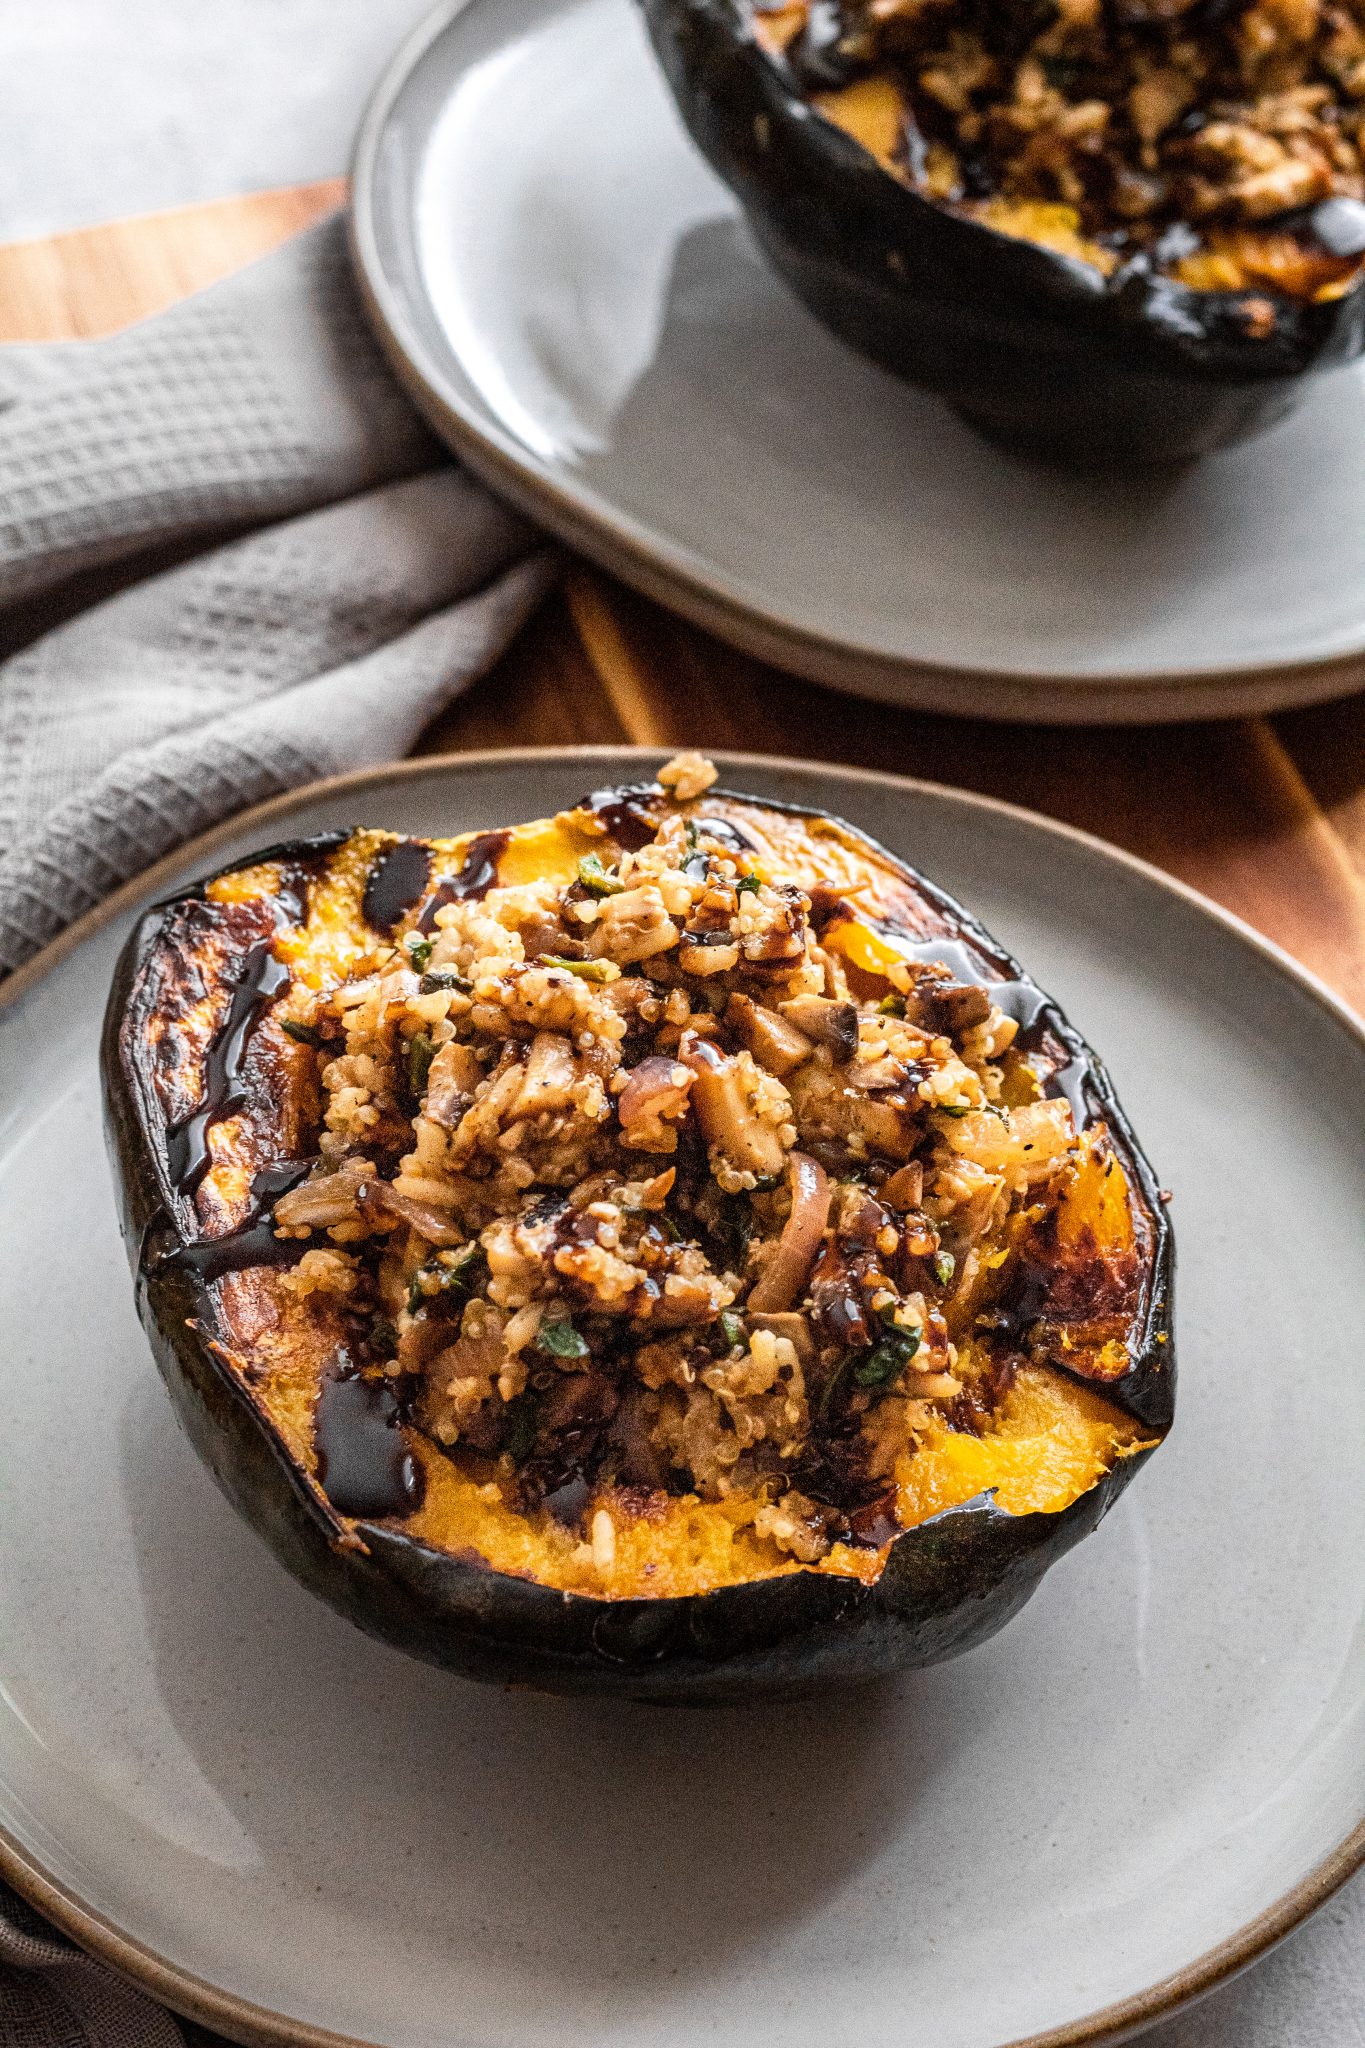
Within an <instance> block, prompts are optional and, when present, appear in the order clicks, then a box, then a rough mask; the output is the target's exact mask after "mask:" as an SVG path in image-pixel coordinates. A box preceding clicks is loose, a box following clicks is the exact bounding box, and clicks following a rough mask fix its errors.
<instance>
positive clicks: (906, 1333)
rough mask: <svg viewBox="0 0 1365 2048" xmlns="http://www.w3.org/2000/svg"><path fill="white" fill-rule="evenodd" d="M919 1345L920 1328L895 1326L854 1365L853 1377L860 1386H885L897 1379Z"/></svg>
mask: <svg viewBox="0 0 1365 2048" xmlns="http://www.w3.org/2000/svg"><path fill="white" fill-rule="evenodd" d="M919 1347H920V1333H919V1331H918V1330H902V1329H901V1328H900V1327H899V1326H898V1325H897V1326H893V1327H892V1328H890V1329H888V1331H887V1333H886V1335H885V1336H884V1337H883V1338H882V1340H881V1342H880V1343H879V1344H874V1345H873V1347H872V1349H871V1350H870V1351H869V1352H868V1354H867V1356H866V1358H862V1359H860V1360H859V1361H858V1363H857V1365H855V1366H854V1368H853V1377H854V1379H855V1380H856V1381H857V1383H858V1385H859V1386H860V1387H884V1386H886V1384H887V1382H888V1381H890V1380H893V1379H895V1377H896V1375H897V1374H898V1373H899V1371H900V1369H901V1367H902V1366H903V1365H908V1363H909V1362H910V1360H911V1359H912V1358H913V1357H914V1355H915V1353H916V1352H917V1351H918V1350H919Z"/></svg>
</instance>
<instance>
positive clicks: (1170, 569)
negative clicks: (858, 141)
mask: <svg viewBox="0 0 1365 2048" xmlns="http://www.w3.org/2000/svg"><path fill="white" fill-rule="evenodd" d="M354 239H355V247H356V252H357V256H358V259H359V265H360V272H361V278H362V283H363V285H364V288H365V291H366V293H367V296H368V298H369V301H370V304H371V308H372V311H373V313H374V315H375V318H376V320H377V323H378V326H379V330H380V333H381V336H382V338H383V339H384V340H385V342H386V343H387V345H388V348H389V351H390V354H391V357H392V360H393V362H394V366H395V368H396V369H397V371H398V373H399V375H400V376H401V377H402V378H403V380H404V382H405V383H406V384H407V386H408V388H409V389H410V391H411V392H412V394H413V396H414V397H415V398H416V400H417V402H418V403H419V404H420V405H421V406H422V407H423V408H424V409H425V411H426V412H427V414H428V416H429V417H430V419H431V420H432V422H433V424H434V425H435V426H436V428H437V430H438V431H439V432H441V433H443V434H444V435H445V436H446V437H447V438H448V439H449V440H450V441H451V442H453V444H454V445H455V446H456V447H457V448H458V449H459V450H460V452H461V453H462V454H463V456H464V457H465V459H466V460H467V462H468V463H469V464H470V466H471V467H472V468H474V469H476V470H478V471H479V473H480V474H482V475H484V476H486V477H487V478H488V479H489V480H490V481H492V482H493V483H494V484H495V485H496V486H497V487H498V488H499V489H500V490H501V491H502V492H503V493H504V494H505V495H507V496H509V497H511V498H512V499H513V500H514V501H516V502H517V503H518V504H520V505H521V506H522V507H523V508H524V509H525V510H527V511H528V512H530V513H531V515H532V516H533V517H535V518H537V519H539V520H541V521H542V522H543V523H544V524H546V525H548V526H550V527H552V528H554V529H555V530H556V531H558V532H560V533H562V534H564V535H566V536H567V537H568V538H569V539H571V540H573V541H574V542H575V543H576V544H577V545H578V546H580V547H582V548H583V549H585V550H586V551H587V552H588V553H590V554H593V555H595V556H597V557H598V558H599V559H600V560H602V561H603V562H605V563H606V564H607V565H608V566H609V567H611V568H614V569H615V570H617V571H618V572H619V573H620V574H621V575H623V576H625V577H627V578H629V579H630V580H631V581H633V582H634V583H636V584H638V585H639V586H640V587H641V588H643V589H645V590H647V591H649V592H651V593H652V594H653V595H654V596H656V597H659V598H661V599H662V600H663V601H664V602H666V603H668V604H672V605H674V606H676V607H677V608H678V609H679V610H682V611H685V612H687V613H689V614H690V615H691V616H692V617H694V618H697V619H699V620H701V622H702V623H703V624H705V625H708V626H711V627H712V628H714V629H715V630H716V631H718V632H720V633H723V634H725V635H727V636H728V637H729V638H731V639H733V640H735V641H736V642H738V643H739V644H740V645H742V646H745V647H748V648H750V649H752V650H753V651H755V652H757V653H759V654H761V655H764V656H766V657H768V658H770V659H772V660H774V661H777V662H778V663H780V664H782V665H785V666H786V667H789V668H791V669H794V670H796V671H798V672H799V673H801V674H804V675H809V676H812V677H814V678H815V679H817V680H819V681H824V682H829V683H835V684H838V685H841V686H843V687H846V688H849V689H854V690H859V691H862V692H865V693H867V694H869V695H873V696H879V697H884V698H888V699H890V700H893V701H897V702H904V703H912V704H926V705H930V706H932V707H935V708H939V709H943V710H949V711H960V712H966V713H970V714H973V715H985V716H990V717H1005V718H1011V717H1013V718H1040V719H1061V720H1068V719H1070V720H1096V721H1105V720H1121V719H1152V718H1181V717H1189V718H1194V717H1199V718H1203V717H1210V716H1226V715H1228V714H1230V713H1233V712H1244V711H1249V710H1266V709H1269V708H1271V707H1273V706H1277V705H1281V704H1286V703H1290V702H1306V701H1309V700H1311V699H1314V698H1320V697H1327V696H1332V695H1334V694H1340V693H1342V692H1344V691H1346V690H1349V689H1353V688H1356V687H1358V686H1359V683H1360V681H1361V679H1362V677H1363V676H1365V459H1362V458H1363V457H1365V372H1362V371H1360V370H1345V371H1341V372H1333V373H1331V374H1328V375H1326V376H1324V377H1323V378H1322V379H1321V380H1320V381H1319V382H1318V383H1317V385H1316V387H1315V389H1314V390H1313V391H1312V392H1311V394H1310V395H1309V396H1308V397H1307V398H1306V399H1305V400H1304V403H1303V405H1302V408H1301V409H1300V410H1299V411H1298V412H1296V413H1295V415H1294V416H1293V418H1292V419H1290V420H1288V421H1286V422H1284V423H1283V424H1282V425H1280V426H1278V427H1275V428H1273V429H1272V430H1271V431H1270V432H1269V433H1267V434H1265V435H1263V436H1262V437H1261V438H1260V439H1258V440H1256V441H1253V442H1250V443H1248V444H1246V445H1245V446H1243V447H1241V448H1236V449H1232V450H1227V451H1224V452H1223V453H1221V454H1219V455H1216V456H1211V457H1209V458H1207V459H1206V460H1204V461H1203V462H1200V463H1197V464H1193V465H1191V466H1189V467H1186V468H1184V469H1170V470H1166V471H1162V472H1158V473H1155V474H1148V475H1146V476H1145V477H1142V476H1139V477H1129V478H1128V479H1126V480H1120V479H1117V478H1102V479H1093V478H1092V479H1089V480H1086V479H1084V478H1078V477H1075V476H1067V475H1066V474H1065V473H1063V472H1059V471H1056V470H1052V469H1049V468H1046V467H1043V466H1041V465H1038V464H1036V463H1033V462H1030V461H1027V460H1025V459H1023V458H1021V457H1012V456H1008V455H1004V454H1002V453H1001V452H1000V451H999V450H998V449H994V448H992V447H990V446H988V445H986V444H984V443H983V442H981V441H980V440H979V438H978V437H977V436H976V435H975V434H974V433H973V432H972V431H971V430H970V429H968V428H966V427H964V426H963V425H962V424H961V423H960V422H959V421H958V420H956V419H955V418H954V417H953V415H952V414H951V413H950V412H949V411H948V410H947V408H946V407H945V406H943V405H942V404H941V403H939V402H938V401H937V400H935V399H933V398H930V397H927V396H925V395H924V394H923V393H919V392H916V391H913V390H911V389H910V388H908V387H907V386H905V385H902V384H900V383H899V382H898V381H897V380H896V379H894V378H892V377H890V376H888V375H886V374H884V373H883V372H881V371H879V370H877V369H875V368H874V367H873V366H872V365H871V364H869V363H867V362H865V361H864V360H863V359H862V358H861V357H859V356H856V355H854V354H853V352H852V351H851V350H849V349H847V348H845V347H844V346H843V345H842V344H841V343H840V342H838V341H836V340H835V339H834V338H833V337H832V336H831V335H830V334H828V333H827V332H826V331H825V329H824V328H823V327H821V326H820V325H819V324H818V323H817V322H816V321H815V320H814V319H812V318H811V317H810V315H808V314H807V313H806V312H805V311H804V310H803V309H802V307H801V306H800V305H799V303H798V302H797V300H796V299H795V298H794V297H792V296H791V294H790V293H789V292H788V291H787V290H786V289H785V288H784V287H783V286H782V285H781V284H780V283H778V282H777V280H776V278H775V277H774V276H773V274H772V273H771V272H770V270H769V269H768V267H767V265H766V264H765V263H764V261H763V259H762V258H761V257H760V255H759V253H758V251H757V249H756V248H755V247H754V245H753V243H752V242H751V240H750V238H749V235H748V232H747V230H746V229H745V228H744V227H743V225H742V224H741V222H740V219H739V216H738V213H737V209H736V206H735V203H734V201H733V200H732V198H731V197H730V195H729V193H728V192H727V191H726V189H725V187H724V186H723V185H722V184H721V183H720V181H719V180H718V179H717V178H715V177H714V176H713V175H712V173H711V172H710V170H709V169H708V168H707V166H706V164H705V163H704V161H703V160H702V158H701V156H700V155H699V154H698V152H697V151H696V150H695V149H694V148H693V147H692V145H691V144H690V142H689V141H688V139H687V136H686V135H685V133H684V131H683V129H682V125H681V122H680V121H679V118H678V116H677V114H676V112H675V110H674V107H673V104H672V101H671V100H670V98H669V95H668V91H667V88H666V86H665V85H664V82H663V79H662V76H661V74H660V72H659V69H658V66H657V64H656V62H655V59H654V57H653V55H652V53H651V51H650V49H649V46H648V42H647V39H646V36H645V32H644V28H643V25H642V23H641V21H640V19H639V17H638V14H637V11H636V10H635V8H634V7H633V6H632V4H631V0H465V4H462V5H460V6H458V7H456V8H454V9H446V10H444V11H443V12H442V13H441V15H440V16H438V18H437V20H436V21H435V23H434V24H433V25H432V26H431V27H429V28H428V29H426V30H424V31H423V32H422V33H421V34H420V35H419V36H418V38H417V39H416V41H415V42H414V43H413V44H412V45H410V46H409V48H408V49H407V50H405V51H404V52H403V53H402V55H401V56H400V57H399V59H398V60H397V62H396V64H395V67H394V69H393V71H392V72H391V74H390V76H389V78H388V79H387V80H386V82H385V84H384V85H383V86H382V87H381V89H380V92H379V94H378V96H377V98H376V100H375V102H374V105H373V106H372V108H371V111H370V114H369V116H368V118H367V121H366V124H365V127H364V130H363V131H362V135H361V140H360V145H359V149H358V153H357V159H356V184H355V212H354Z"/></svg>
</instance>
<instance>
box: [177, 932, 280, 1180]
mask: <svg viewBox="0 0 1365 2048" xmlns="http://www.w3.org/2000/svg"><path fill="white" fill-rule="evenodd" d="M288 986H289V969H288V968H287V967H286V966H285V964H284V962H283V961H281V960H277V959H276V958H275V956H274V954H273V952H272V951H271V941H270V940H269V939H261V940H259V941H258V942H257V943H256V945H254V946H253V947H252V948H251V951H250V952H249V953H248V954H247V956H246V960H245V962H244V964H243V968H242V978H241V980H240V981H239V982H238V984H237V986H236V988H234V989H233V991H232V999H231V1001H230V1002H229V1004H228V1010H227V1015H226V1017H225V1018H224V1019H223V1022H222V1023H221V1025H220V1026H219V1027H218V1029H217V1031H215V1033H214V1034H213V1037H212V1039H211V1041H210V1043H209V1049H208V1052H207V1054H206V1055H205V1058H204V1089H203V1094H202V1096H201V1097H200V1100H199V1104H198V1107H197V1108H195V1109H193V1110H191V1112H190V1114H189V1115H188V1116H186V1117H181V1119H180V1120H179V1122H177V1123H173V1124H170V1125H168V1126H167V1129H166V1163H167V1166H168V1168H169V1171H170V1176H171V1179H172V1180H173V1181H174V1183H175V1188H176V1192H177V1194H179V1195H182V1196H184V1198H185V1199H186V1200H187V1201H188V1200H190V1199H191V1198H192V1197H193V1196H194V1194H195V1193H196V1191H197V1190H198V1187H199V1184H200V1182H201V1181H202V1180H203V1178H204V1175H205V1174H206V1173H207V1172H208V1170H209V1165H210V1156H209V1145H208V1133H209V1125H210V1124H211V1123H215V1122H217V1120H218V1119H219V1118H220V1117H224V1116H230V1115H231V1114H232V1112H233V1111H234V1110H237V1109H240V1108H241V1107H242V1105H243V1103H244V1102H245V1101H246V1087H245V1082H244V1079H243V1068H244V1065H245V1061H246V1052H247V1047H248V1045H249V1044H250V1042H251V1034H252V1033H253V1031H254V1030H255V1029H256V1026H257V1024H258V1023H259V1022H260V1020H261V1017H262V1016H263V1014H264V1012H265V1010H266V1008H267V1007H268V1005H269V1004H270V1003H272V1002H273V1001H274V1000H275V998H276V996H278V995H282V994H283V993H284V991H285V989H287V988H288Z"/></svg>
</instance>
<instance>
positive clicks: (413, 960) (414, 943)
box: [408, 932, 436, 974]
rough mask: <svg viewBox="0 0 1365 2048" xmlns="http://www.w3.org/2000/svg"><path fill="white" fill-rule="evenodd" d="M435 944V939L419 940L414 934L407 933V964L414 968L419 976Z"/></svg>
mask: <svg viewBox="0 0 1365 2048" xmlns="http://www.w3.org/2000/svg"><path fill="white" fill-rule="evenodd" d="M435 944H436V941H435V939H424V938H421V937H419V936H418V934H417V933H416V932H411V933H409V935H408V963H409V965H410V966H412V967H414V968H416V970H417V972H418V973H419V974H420V973H421V972H422V969H423V968H424V967H425V966H426V964H427V962H428V960H430V958H431V949H432V947H433V946H434V945H435Z"/></svg>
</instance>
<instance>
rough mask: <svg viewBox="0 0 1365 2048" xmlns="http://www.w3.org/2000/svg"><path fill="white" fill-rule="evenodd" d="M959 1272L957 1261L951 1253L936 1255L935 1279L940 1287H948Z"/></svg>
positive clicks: (937, 1253) (938, 1253)
mask: <svg viewBox="0 0 1365 2048" xmlns="http://www.w3.org/2000/svg"><path fill="white" fill-rule="evenodd" d="M956 1271H957V1260H956V1259H955V1258H954V1257H953V1255H952V1253H951V1252H935V1253H934V1278H935V1279H936V1280H937V1281H938V1284H939V1286H940V1287H946V1286H947V1285H948V1282H949V1281H950V1280H951V1279H952V1277H953V1274H954V1273H955V1272H956Z"/></svg>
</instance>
